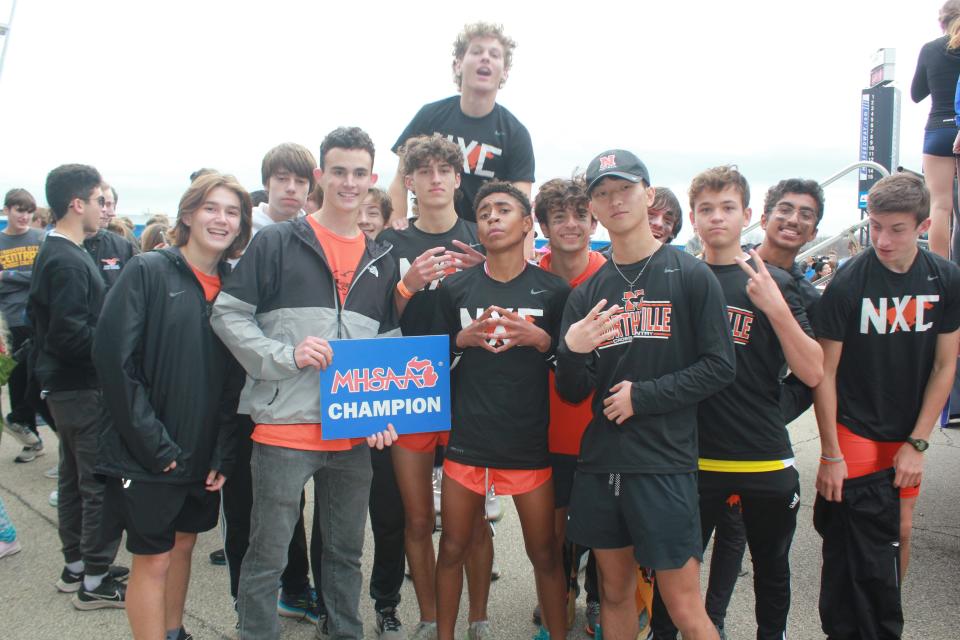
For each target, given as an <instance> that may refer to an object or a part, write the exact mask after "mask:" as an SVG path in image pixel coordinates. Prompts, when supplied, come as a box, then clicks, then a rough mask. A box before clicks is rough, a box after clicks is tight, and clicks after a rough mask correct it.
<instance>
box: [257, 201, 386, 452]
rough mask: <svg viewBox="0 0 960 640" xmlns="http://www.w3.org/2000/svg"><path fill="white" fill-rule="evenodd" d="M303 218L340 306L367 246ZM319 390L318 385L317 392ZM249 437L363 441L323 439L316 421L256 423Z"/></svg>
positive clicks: (305, 444)
mask: <svg viewBox="0 0 960 640" xmlns="http://www.w3.org/2000/svg"><path fill="white" fill-rule="evenodd" d="M307 221H308V222H309V223H310V226H311V227H312V228H313V232H314V233H315V234H316V235H317V240H318V241H319V242H320V246H321V247H322V248H323V253H324V254H325V255H326V256H327V264H329V265H330V271H331V272H333V279H334V281H335V282H336V284H337V293H338V294H339V296H340V304H341V305H342V304H343V303H344V301H345V300H346V298H347V291H348V290H349V289H350V283H351V282H352V281H353V274H354V272H355V271H356V269H357V266H359V264H360V260H361V259H362V258H363V252H364V249H366V246H367V243H366V238H365V237H364V235H363V234H362V233H358V234H357V236H356V237H355V238H344V237H343V236H338V235H337V234H335V233H333V232H332V231H330V230H329V229H327V228H326V227H324V226H323V225H321V224H320V223H319V222H317V221H316V220H314V218H313V216H307ZM319 392H320V389H319V387H318V388H317V393H319ZM251 437H252V439H253V441H254V442H259V443H260V444H266V445H270V446H273V447H285V448H287V449H300V450H303V451H346V450H347V449H352V448H353V447H354V446H355V445H357V444H359V443H361V442H363V440H364V439H363V438H340V439H338V440H324V439H323V430H322V429H321V426H320V425H319V424H258V425H257V426H256V427H255V428H254V430H253V436H251Z"/></svg>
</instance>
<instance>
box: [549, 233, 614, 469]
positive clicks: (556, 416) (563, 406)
mask: <svg viewBox="0 0 960 640" xmlns="http://www.w3.org/2000/svg"><path fill="white" fill-rule="evenodd" d="M606 261H607V259H606V258H604V257H603V256H602V255H600V254H599V253H597V252H596V251H591V252H590V258H589V260H588V262H587V268H586V269H585V270H584V272H583V273H581V274H580V275H578V276H577V277H576V278H574V279H573V280H571V281H570V286H571V287H576V286H577V285H579V284H581V283H583V282H584V281H585V280H586V279H587V278H589V277H590V276H592V275H593V274H594V273H596V272H597V269H599V268H600V267H602V266H603V264H604V263H605V262H606ZM550 263H551V254H549V253H548V254H546V255H545V256H543V258H541V259H540V264H539V266H540V268H541V269H544V270H546V271H550ZM591 420H593V394H592V393H591V394H590V396H589V397H587V398H586V399H585V400H583V402H578V403H577V404H572V403H570V402H567V401H566V400H564V399H563V398H561V397H560V394H559V393H557V381H556V376H555V375H554V373H553V371H551V372H550V430H549V435H548V437H549V448H550V453H559V454H562V455H570V456H575V455H579V453H580V440H581V439H582V438H583V432H584V431H586V430H587V425H589V424H590V421H591Z"/></svg>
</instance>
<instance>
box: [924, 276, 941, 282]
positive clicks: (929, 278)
mask: <svg viewBox="0 0 960 640" xmlns="http://www.w3.org/2000/svg"><path fill="white" fill-rule="evenodd" d="M939 278H940V276H927V281H931V280H938V279H939Z"/></svg>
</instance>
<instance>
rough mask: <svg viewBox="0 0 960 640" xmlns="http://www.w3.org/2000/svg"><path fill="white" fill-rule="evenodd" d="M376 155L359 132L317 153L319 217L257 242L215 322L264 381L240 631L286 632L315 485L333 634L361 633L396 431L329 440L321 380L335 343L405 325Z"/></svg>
mask: <svg viewBox="0 0 960 640" xmlns="http://www.w3.org/2000/svg"><path fill="white" fill-rule="evenodd" d="M373 158H374V147H373V142H372V141H371V140H370V137H369V136H368V135H367V134H366V133H364V132H363V131H362V130H360V129H359V128H357V127H349V128H347V127H342V128H339V129H336V130H334V131H332V132H331V133H330V134H328V135H327V137H326V138H324V140H323V143H322V144H321V145H320V167H319V168H318V169H317V170H316V172H315V175H316V177H317V181H318V183H319V184H320V185H321V187H322V189H323V193H324V200H323V205H322V207H321V208H320V210H319V211H317V212H316V213H313V214H311V215H310V216H307V217H305V218H298V219H296V220H293V221H290V222H286V223H283V224H276V225H270V226H268V227H266V228H264V229H263V230H262V231H260V233H258V234H257V235H256V236H255V237H254V239H253V241H252V242H251V243H250V246H249V247H248V248H247V251H246V253H245V254H244V258H243V260H241V261H240V262H239V263H238V265H237V268H236V270H235V271H234V272H233V274H232V275H231V276H230V277H229V278H227V280H226V281H225V282H224V288H223V291H222V292H221V294H220V297H219V298H218V299H217V303H216V305H215V306H214V309H213V317H212V319H211V323H212V324H213V327H214V329H215V330H216V332H217V334H218V335H219V336H220V337H221V339H222V340H223V342H224V344H226V345H227V347H228V348H229V349H230V350H231V352H232V353H233V354H234V356H235V357H236V358H237V360H238V361H239V362H240V363H241V364H242V365H243V367H244V369H246V370H247V373H248V374H249V375H250V377H252V378H253V379H254V380H255V383H254V386H253V389H252V392H251V396H250V398H251V404H252V407H251V417H252V418H253V420H254V422H255V423H256V427H255V428H254V432H253V436H252V438H253V441H254V444H253V454H252V456H251V461H250V464H251V470H252V475H253V513H252V514H251V529H250V547H249V550H248V552H247V555H246V556H245V557H244V562H243V568H242V570H241V575H240V593H239V600H238V605H239V611H240V635H241V637H243V638H245V639H248V640H249V639H253V640H259V639H273V638H277V637H278V636H279V633H280V629H279V623H278V620H277V616H276V613H275V611H276V593H277V584H279V579H280V573H281V572H282V570H283V567H284V565H285V563H286V557H287V543H288V542H289V540H290V536H291V535H292V532H293V527H294V524H295V523H296V521H297V516H298V514H299V507H300V492H301V490H302V489H303V486H304V485H305V484H306V482H307V481H308V480H309V479H310V478H311V477H313V479H314V484H315V487H316V500H317V504H316V509H318V510H319V511H320V514H321V515H320V529H321V533H322V536H323V541H324V545H323V561H322V593H323V599H324V602H325V603H326V605H327V609H328V613H329V619H328V624H329V627H330V633H331V634H332V635H333V636H335V637H337V638H356V639H358V640H359V639H360V638H362V637H363V624H362V623H361V621H360V615H359V611H358V608H359V600H360V586H361V580H362V575H361V571H360V557H361V555H362V552H363V530H364V526H365V524H366V515H367V502H368V499H369V493H370V481H371V467H370V452H369V450H368V445H369V446H376V447H377V448H382V447H384V446H389V445H390V444H392V443H393V441H394V440H395V439H396V432H395V431H394V430H393V428H392V427H391V426H389V425H385V426H387V427H388V428H387V429H386V430H384V431H382V432H379V433H376V434H373V435H372V436H370V437H369V438H367V439H366V440H367V443H366V444H364V443H363V439H362V438H360V439H343V440H326V439H324V438H323V431H322V425H321V421H320V416H321V410H320V395H319V393H318V390H319V375H318V371H319V370H320V369H325V368H326V367H327V366H329V364H330V362H331V360H332V358H333V355H334V354H333V349H332V348H331V346H330V343H329V342H328V341H329V340H334V339H347V338H373V337H376V336H378V335H384V334H391V333H395V332H396V329H397V318H396V307H395V303H394V287H395V286H396V283H397V279H398V274H397V269H396V264H395V262H394V261H393V260H391V259H390V258H389V252H390V249H391V247H390V246H389V245H386V244H382V243H379V242H377V241H373V240H368V239H366V237H365V236H364V235H363V233H362V232H361V231H360V228H359V227H358V225H357V217H358V212H359V209H360V205H361V203H362V202H363V198H364V197H365V196H366V194H367V191H368V190H369V188H370V186H371V185H372V184H374V182H376V174H374V173H373V172H372V169H373Z"/></svg>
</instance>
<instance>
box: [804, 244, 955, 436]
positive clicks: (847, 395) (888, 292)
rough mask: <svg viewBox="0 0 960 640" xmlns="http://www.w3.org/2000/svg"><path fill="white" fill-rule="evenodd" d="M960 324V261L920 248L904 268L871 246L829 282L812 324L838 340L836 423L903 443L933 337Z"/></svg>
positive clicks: (931, 358) (920, 390)
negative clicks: (889, 264) (891, 265)
mask: <svg viewBox="0 0 960 640" xmlns="http://www.w3.org/2000/svg"><path fill="white" fill-rule="evenodd" d="M958 327H960V267H957V265H955V264H953V263H952V262H950V261H948V260H946V259H944V258H941V257H940V256H938V255H936V254H933V253H930V252H928V251H924V250H923V249H920V250H919V251H918V253H917V257H916V259H915V260H914V261H913V264H912V265H911V266H910V269H909V270H907V272H906V273H895V272H893V271H891V270H889V269H887V268H886V267H885V266H883V264H882V263H881V262H880V260H879V258H877V255H876V252H875V251H874V249H873V248H872V247H871V248H870V249H868V250H867V251H864V252H863V253H861V254H860V255H858V256H857V257H856V258H853V259H851V260H850V261H848V262H847V263H845V264H844V265H843V266H842V267H841V268H840V269H838V270H837V274H836V275H835V276H834V278H833V281H832V282H831V283H830V285H829V286H827V289H826V291H824V293H823V297H822V298H820V304H819V305H818V307H817V315H816V317H815V318H814V328H815V330H816V333H817V337H820V338H826V339H828V340H836V341H838V342H843V351H842V353H841V355H840V365H839V368H838V369H837V421H838V422H839V423H841V424H843V425H845V426H846V427H848V428H849V429H850V430H851V431H853V432H854V433H856V434H857V435H860V436H863V437H865V438H869V439H871V440H876V441H880V442H899V441H903V440H904V439H905V438H906V437H907V436H908V435H910V432H911V431H913V428H914V426H915V424H916V420H917V416H918V415H919V413H920V407H921V405H922V404H923V393H924V390H925V389H926V386H927V380H928V378H929V377H930V371H931V369H932V367H933V361H934V355H935V352H936V347H937V337H938V336H939V335H940V334H941V333H950V332H951V331H955V330H956V329H957V328H958Z"/></svg>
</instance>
